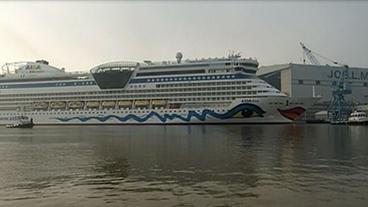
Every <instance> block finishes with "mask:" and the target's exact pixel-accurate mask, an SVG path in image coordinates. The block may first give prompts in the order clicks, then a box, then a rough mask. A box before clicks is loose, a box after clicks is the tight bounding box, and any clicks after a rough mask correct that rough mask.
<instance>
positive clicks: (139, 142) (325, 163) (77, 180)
mask: <svg viewBox="0 0 368 207" xmlns="http://www.w3.org/2000/svg"><path fill="white" fill-rule="evenodd" d="M2 130H3V131H2V134H1V136H0V138H1V139H0V161H1V165H0V203H1V202H5V204H9V205H10V204H14V205H16V204H22V203H21V202H23V201H24V202H32V201H33V200H39V201H42V202H45V203H46V204H47V203H48V204H50V203H53V202H56V203H57V204H59V205H60V206H64V205H63V204H65V202H66V201H78V203H81V205H88V206H100V205H108V204H111V205H113V204H126V203H129V204H130V205H133V206H137V205H138V206H142V205H146V206H151V204H153V205H159V204H160V205H161V204H163V203H165V204H167V205H166V206H175V205H184V206H185V205H189V204H191V202H192V201H193V199H197V200H201V202H202V204H203V205H213V204H216V205H229V206H236V205H239V206H243V205H244V202H246V203H248V204H257V203H262V202H266V200H267V199H268V200H270V199H271V200H272V199H277V198H279V197H280V196H281V195H280V194H278V192H283V193H284V194H285V196H287V198H288V199H293V198H292V197H290V195H293V196H296V197H298V198H305V199H308V198H309V196H310V193H318V195H319V196H315V197H314V200H315V202H316V203H317V204H321V203H324V204H326V203H325V202H327V203H332V204H336V202H335V203H334V202H333V200H334V199H335V200H336V199H337V200H339V199H340V198H339V196H340V197H344V199H345V200H346V199H350V200H351V202H353V200H354V199H355V200H356V199H358V200H359V201H367V200H366V198H362V196H361V192H367V189H368V187H367V186H364V185H362V183H365V180H366V179H367V178H368V174H367V172H368V171H367V169H368V162H367V160H368V159H367V157H368V156H367V155H368V140H367V139H365V138H364V135H365V134H366V133H367V132H368V131H367V128H364V127H359V128H358V127H349V126H330V125H193V126H145V127H141V126H118V127H117V126H104V127H102V126H94V127H36V128H35V129H34V130H31V131H30V132H29V133H27V132H26V131H17V130H15V131H9V130H5V129H2ZM340 193H343V195H344V196H342V194H340ZM346 195H349V196H348V198H347V196H346ZM178 198H180V199H179V200H178ZM326 198H327V200H326ZM252 199H255V200H252ZM254 201H257V202H256V203H253V202H254ZM158 203H159V204H158ZM358 203H359V202H358ZM27 204H29V203H27ZM36 204H38V203H37V202H36V203H35V204H34V206H38V205H36ZM259 205H260V204H259Z"/></svg>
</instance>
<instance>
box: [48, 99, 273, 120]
mask: <svg viewBox="0 0 368 207" xmlns="http://www.w3.org/2000/svg"><path fill="white" fill-rule="evenodd" d="M239 113H240V114H241V117H236V115H237V114H239ZM264 113H266V112H265V111H263V110H262V109H261V108H260V107H259V106H257V105H255V104H249V103H243V104H239V105H237V106H236V107H234V108H232V109H231V110H229V111H227V112H225V113H216V112H214V111H212V110H209V109H205V110H203V111H202V112H196V111H189V112H188V114H187V115H186V116H182V115H179V114H175V113H173V114H163V115H160V114H159V113H157V112H154V111H152V112H150V113H149V114H147V115H146V116H144V117H140V116H137V115H135V114H128V115H126V116H122V117H120V116H116V115H107V116H92V117H71V118H60V117H56V118H55V119H57V120H59V121H61V122H69V121H72V120H79V121H80V122H87V121H89V120H93V119H94V120H98V121H100V122H106V121H107V120H109V119H112V118H114V119H117V120H119V121H121V122H127V121H130V120H134V121H136V122H138V123H144V122H146V121H147V120H148V119H150V118H156V119H157V120H159V121H161V123H166V122H167V121H171V120H175V119H177V120H180V121H184V122H190V121H191V120H192V119H193V118H196V119H198V120H200V121H206V118H207V117H208V116H212V117H213V118H216V119H219V120H224V119H230V118H249V117H255V116H257V117H263V114H264Z"/></svg>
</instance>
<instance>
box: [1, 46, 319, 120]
mask: <svg viewBox="0 0 368 207" xmlns="http://www.w3.org/2000/svg"><path fill="white" fill-rule="evenodd" d="M182 57H183V56H182V54H181V53H177V55H176V60H174V61H163V62H152V61H142V62H109V63H105V64H101V65H98V66H96V67H94V68H92V69H91V70H90V71H88V72H66V71H65V69H63V68H62V69H60V68H57V67H53V66H51V65H49V63H48V62H47V61H45V60H37V61H35V62H16V63H7V64H5V65H4V66H3V67H2V74H1V76H0V124H8V123H9V122H11V121H12V120H15V119H17V118H19V117H24V116H26V117H30V118H32V119H33V121H34V123H35V124H36V125H48V124H58V125H65V124H212V123H221V124H225V123H226V124H227V123H290V122H293V121H295V120H298V119H300V118H301V117H302V116H303V113H304V112H305V110H306V109H307V108H308V107H309V106H310V105H311V104H313V103H314V102H315V101H316V98H313V97H310V98H291V97H288V96H287V95H286V94H283V93H281V92H280V91H279V90H277V89H275V88H274V87H272V86H271V85H269V84H268V83H266V82H265V81H263V80H261V79H259V78H257V76H256V75H255V74H256V71H257V68H258V61H257V60H256V59H252V58H242V57H241V56H240V55H230V56H228V57H222V58H207V59H196V60H182Z"/></svg>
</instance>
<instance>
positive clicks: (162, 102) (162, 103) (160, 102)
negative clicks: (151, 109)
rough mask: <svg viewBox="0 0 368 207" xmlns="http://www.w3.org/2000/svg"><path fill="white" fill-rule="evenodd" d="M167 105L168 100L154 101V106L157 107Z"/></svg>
mask: <svg viewBox="0 0 368 207" xmlns="http://www.w3.org/2000/svg"><path fill="white" fill-rule="evenodd" d="M166 103H167V102H166V100H152V105H155V106H165V105H166Z"/></svg>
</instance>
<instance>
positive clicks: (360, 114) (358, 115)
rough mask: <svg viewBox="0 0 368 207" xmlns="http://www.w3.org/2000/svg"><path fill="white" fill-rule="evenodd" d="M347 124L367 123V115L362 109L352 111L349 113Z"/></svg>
mask: <svg viewBox="0 0 368 207" xmlns="http://www.w3.org/2000/svg"><path fill="white" fill-rule="evenodd" d="M348 124H352V125H353V124H355V125H366V124H368V117H367V114H366V113H365V112H364V111H354V112H353V113H351V114H350V117H349V119H348Z"/></svg>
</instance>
